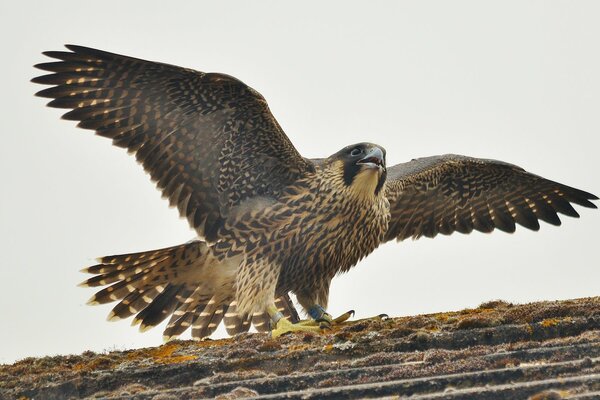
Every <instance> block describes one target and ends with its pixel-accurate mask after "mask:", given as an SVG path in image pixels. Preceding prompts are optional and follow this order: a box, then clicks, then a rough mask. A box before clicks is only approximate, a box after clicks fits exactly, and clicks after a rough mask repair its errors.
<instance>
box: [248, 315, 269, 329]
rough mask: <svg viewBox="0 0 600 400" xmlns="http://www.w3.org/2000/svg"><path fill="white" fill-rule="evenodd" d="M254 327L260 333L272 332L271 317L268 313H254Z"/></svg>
mask: <svg viewBox="0 0 600 400" xmlns="http://www.w3.org/2000/svg"><path fill="white" fill-rule="evenodd" d="M252 325H254V327H255V328H256V330H257V331H258V332H269V331H270V330H271V317H269V314H267V313H264V312H263V313H254V314H253V315H252Z"/></svg>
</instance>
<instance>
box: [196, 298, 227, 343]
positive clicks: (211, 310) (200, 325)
mask: <svg viewBox="0 0 600 400" xmlns="http://www.w3.org/2000/svg"><path fill="white" fill-rule="evenodd" d="M227 308H228V306H227V305H223V304H218V302H217V301H216V300H215V299H214V298H213V299H211V300H210V301H209V302H208V304H207V305H206V307H205V308H204V310H202V312H200V313H199V314H197V317H196V319H195V320H194V322H193V323H192V337H193V338H198V339H202V338H205V337H208V336H210V335H211V334H212V333H213V332H214V331H215V329H217V326H219V324H220V323H221V321H222V320H223V316H224V315H225V311H226V310H227Z"/></svg>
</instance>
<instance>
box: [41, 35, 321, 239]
mask: <svg viewBox="0 0 600 400" xmlns="http://www.w3.org/2000/svg"><path fill="white" fill-rule="evenodd" d="M66 47H67V49H68V50H70V51H58V52H57V51H51V52H45V53H44V54H45V55H46V56H48V57H50V58H53V59H57V60H59V61H52V62H47V63H43V64H38V65H36V67H37V68H39V69H41V70H44V71H48V72H51V74H47V75H42V76H39V77H37V78H34V79H32V81H33V82H35V83H40V84H44V85H53V86H52V87H50V88H46V89H43V90H41V91H39V92H38V93H37V95H38V96H40V97H45V98H49V99H52V100H51V101H50V102H49V103H48V105H49V106H50V107H55V108H60V109H68V110H69V111H67V112H66V113H65V114H64V116H63V117H64V118H65V119H68V120H75V121H79V123H78V126H79V127H81V128H85V129H91V130H95V131H96V133H97V134H98V135H100V136H104V137H108V138H110V139H112V141H113V144H114V145H116V146H118V147H124V148H126V149H127V150H128V152H130V153H133V154H135V156H136V159H137V160H138V161H139V162H140V163H141V164H142V165H143V167H144V169H145V170H146V171H147V172H148V173H149V174H150V176H151V178H152V180H153V181H154V182H156V183H157V186H158V188H159V189H160V190H161V191H162V192H163V196H164V197H167V198H169V200H170V203H171V204H172V205H178V206H179V207H178V209H179V211H180V213H181V214H182V216H184V217H186V218H187V220H188V222H189V223H190V225H191V226H192V227H193V228H194V229H196V231H197V232H198V234H199V235H200V236H201V237H205V238H206V240H208V241H214V240H216V239H217V237H218V231H219V228H220V226H221V224H222V223H223V221H224V220H225V219H226V218H227V215H229V213H230V211H231V209H232V208H234V207H236V206H237V205H239V204H240V203H241V202H243V201H244V200H247V199H250V198H253V197H255V196H267V197H268V196H271V197H276V196H278V194H279V193H280V191H281V190H282V188H284V187H285V186H288V185H289V184H291V183H292V182H294V181H295V180H296V179H298V178H299V177H301V176H302V175H304V174H305V173H307V172H310V171H313V170H314V165H313V164H312V163H310V162H309V161H308V160H305V159H304V158H302V157H301V156H300V154H299V153H298V152H297V150H296V149H295V148H294V146H293V145H292V144H291V142H290V141H289V139H288V138H287V136H286V135H285V133H284V132H283V130H282V129H281V127H280V126H279V124H278V123H277V121H276V120H275V118H274V117H273V115H272V114H271V112H270V111H269V108H268V106H267V103H266V101H265V100H264V98H263V97H262V96H261V95H260V94H259V93H258V92H256V91H255V90H254V89H252V88H250V87H248V86H247V85H245V84H244V83H242V82H241V81H239V80H238V79H236V78H233V77H231V76H228V75H224V74H216V73H204V72H199V71H194V70H191V69H186V68H180V67H177V66H173V65H168V64H162V63H156V62H151V61H145V60H140V59H136V58H132V57H127V56H122V55H118V54H113V53H108V52H104V51H101V50H96V49H91V48H87V47H81V46H74V45H67V46H66ZM180 200H182V201H181V202H180Z"/></svg>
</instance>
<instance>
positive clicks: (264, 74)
mask: <svg viewBox="0 0 600 400" xmlns="http://www.w3.org/2000/svg"><path fill="white" fill-rule="evenodd" d="M9 3H12V5H9ZM16 4H18V5H16ZM86 4H87V3H85V2H84V3H82V2H81V1H77V2H75V1H62V2H35V3H34V2H25V1H22V2H2V3H0V41H1V44H2V46H1V48H2V51H3V55H2V59H3V61H2V67H1V68H2V74H0V79H2V82H1V83H2V85H1V91H0V102H1V104H0V105H1V108H2V110H3V111H2V132H1V135H2V145H1V147H0V174H1V179H2V180H1V181H2V185H3V186H2V192H1V195H0V249H1V253H0V255H1V259H2V265H1V267H0V285H1V290H0V307H1V308H0V324H1V325H2V329H0V363H7V362H12V361H14V360H16V359H20V358H23V357H26V356H40V355H54V354H68V353H79V352H81V351H83V350H87V349H91V350H95V351H102V350H106V349H124V348H131V347H142V346H154V345H158V344H161V343H162V327H161V328H158V329H154V330H152V331H150V332H147V333H144V334H141V333H139V332H138V331H137V329H134V328H131V327H130V326H129V321H121V322H118V323H109V322H106V321H105V318H106V315H107V313H108V312H109V310H110V308H111V307H112V306H97V307H90V306H86V305H85V302H86V300H87V299H88V298H89V297H90V296H91V295H92V294H93V290H92V289H82V288H78V287H76V285H77V283H79V282H80V281H81V280H82V279H84V278H85V276H84V275H83V274H81V273H79V272H78V271H79V269H81V268H82V267H84V266H87V265H90V264H93V263H94V258H95V257H97V256H103V255H108V254H118V253H125V252H134V251H142V250H150V249H154V248H159V247H164V246H169V245H175V244H179V243H182V242H185V241H187V240H189V239H191V238H192V237H193V233H192V231H191V230H190V229H189V228H188V226H187V223H186V222H185V221H184V220H181V219H179V218H178V214H177V212H176V211H175V210H173V209H169V208H168V204H167V202H166V201H165V200H162V199H161V197H160V194H159V192H158V191H157V190H156V189H155V187H154V185H153V184H151V183H150V180H149V178H148V176H147V175H146V174H145V173H144V172H143V171H142V168H141V167H140V166H139V165H137V164H136V162H135V161H134V159H133V158H132V157H131V156H128V155H127V154H126V152H125V151H124V150H122V149H118V148H114V147H112V146H111V144H110V141H108V140H106V139H103V138H100V137H97V136H94V135H93V134H92V132H90V131H84V130H81V129H76V128H75V124H74V123H73V122H70V121H61V120H59V117H60V115H61V112H60V110H54V109H49V108H46V107H45V100H44V99H40V98H35V97H34V96H33V93H34V92H36V91H37V90H39V89H41V88H42V87H40V86H36V85H34V84H32V83H29V80H30V79H31V78H32V77H34V76H36V74H39V73H40V72H39V71H36V70H34V69H33V67H32V65H33V64H35V63H39V62H44V61H48V60H47V59H46V58H45V57H43V56H42V55H41V54H40V53H41V52H42V51H44V50H61V48H62V45H63V44H64V43H74V44H81V45H86V46H91V47H97V48H100V49H104V50H108V51H112V52H117V53H121V54H127V55H131V56H135V57H139V58H144V59H149V60H155V61H162V62H167V63H171V64H177V65H181V66H186V67H190V68H195V69H199V70H202V71H213V72H224V73H228V74H230V75H234V76H236V77H238V78H239V79H241V80H243V81H244V82H245V83H247V84H248V85H250V86H252V87H254V88H255V89H257V90H258V91H260V92H261V93H262V94H263V95H264V97H265V98H266V99H267V101H268V102H269V104H270V107H271V109H272V111H273V113H274V115H275V116H276V118H277V119H278V120H279V122H280V124H281V125H282V127H283V128H284V130H285V131H286V132H287V134H288V136H289V137H290V139H291V140H292V142H293V143H294V144H295V145H296V147H297V148H298V150H299V151H300V152H301V153H302V154H303V155H305V156H307V157H323V156H327V155H329V154H332V153H334V152H336V151H337V150H338V149H340V148H341V147H343V146H345V145H347V144H351V143H355V142H360V141H370V142H375V143H378V144H380V145H382V146H384V147H385V148H386V149H387V156H388V164H390V165H393V164H396V163H398V162H404V161H407V160H409V159H411V158H414V157H420V156H428V155H434V154H442V153H458V154H465V155H470V156H476V157H486V158H494V159H499V160H503V161H507V162H511V163H514V164H517V165H520V166H522V167H524V168H525V169H527V170H528V171H531V172H534V173H536V174H539V175H542V176H544V177H546V178H549V179H553V180H556V181H559V182H561V183H565V184H567V185H571V186H575V187H577V188H580V189H583V190H587V191H590V192H592V193H595V194H597V195H598V194H600V177H599V172H600V160H599V158H598V153H599V149H600V146H599V144H600V139H599V135H600V118H599V114H598V112H599V110H600V97H599V96H600V95H599V93H600V74H599V73H598V71H600V47H599V46H598V43H600V24H598V21H599V20H600V2H597V1H578V2H569V1H562V2H554V1H528V2H526V1H514V2H511V1H499V2H494V3H491V2H484V1H479V0H477V1H468V2H465V1H462V2H461V1H452V2H447V1H436V2H433V1H413V2H401V1H393V2H392V1H390V2H383V1H377V2H375V1H369V2H366V1H365V2H362V3H356V2H350V1H347V0H344V1H338V2H334V1H328V2H323V1H314V2H310V1H303V2H295V3H293V4H292V3H291V2H282V1H272V2H246V1H239V2H210V3H208V2H206V3H204V2H188V3H183V2H180V3H178V2H175V1H172V2H168V3H167V2H157V1H156V2H153V1H137V2H134V1H128V2H122V1H119V2H116V1H115V2H112V1H103V2H101V3H99V4H96V5H95V6H90V7H88V6H87V5H86ZM577 210H578V211H579V212H580V213H581V216H582V218H581V219H579V220H575V219H573V218H569V217H564V218H562V219H563V222H564V223H563V226H561V227H559V228H556V227H553V226H550V225H548V224H542V228H541V231H540V232H537V233H534V232H531V231H527V230H525V229H524V228H521V227H519V228H517V232H516V233H515V234H513V235H510V234H505V233H502V232H494V233H493V234H489V235H485V234H481V233H473V234H471V235H468V236H465V235H460V234H455V235H453V236H451V237H439V238H436V239H433V240H432V239H420V240H418V241H411V240H408V241H406V242H402V243H389V244H386V245H384V246H382V247H381V248H380V249H378V250H377V251H376V252H375V253H373V254H372V255H371V256H369V257H368V258H367V259H365V260H363V261H362V262H361V263H360V264H359V265H358V266H357V267H355V268H354V269H353V270H351V271H350V272H349V273H348V274H346V275H344V276H342V277H339V278H337V279H335V280H334V282H333V287H332V291H331V296H330V298H331V303H330V311H331V313H332V314H338V313H341V312H344V311H346V310H348V309H355V310H356V312H357V315H356V317H357V318H360V317H367V316H371V315H374V314H379V313H382V312H385V313H388V314H389V315H391V316H401V315H412V314H418V313H430V312H436V311H446V310H457V309H461V308H464V307H476V306H477V305H478V304H480V303H481V302H483V301H486V300H490V299H498V298H500V299H505V300H508V301H512V302H529V301H535V300H553V299H567V298H576V297H584V296H594V295H599V294H600V283H599V282H600V267H599V264H600V262H599V250H598V249H599V244H600V241H599V239H598V227H599V226H600V212H598V211H597V210H588V209H582V208H577Z"/></svg>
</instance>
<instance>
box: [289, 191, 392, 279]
mask: <svg viewBox="0 0 600 400" xmlns="http://www.w3.org/2000/svg"><path fill="white" fill-rule="evenodd" d="M323 197H324V198H323V199H318V198H317V199H315V202H314V203H313V204H314V207H313V209H312V210H311V211H310V212H305V213H303V217H302V218H300V219H298V220H297V221H298V222H299V223H298V225H297V226H295V227H290V231H289V233H290V234H291V235H290V237H289V242H290V244H292V246H290V250H291V252H290V253H289V254H288V255H286V256H285V257H284V259H283V260H281V261H282V276H281V279H280V283H281V284H282V285H283V286H285V287H286V289H290V290H294V289H298V288H295V287H294V286H302V285H303V284H304V283H306V282H305V281H311V282H315V281H323V282H328V281H330V280H331V279H332V278H333V277H334V276H335V275H336V274H337V273H339V272H345V271H347V270H349V269H350V268H351V267H352V266H354V265H355V264H356V263H357V262H358V261H359V260H360V259H361V258H363V257H365V256H366V255H368V254H369V253H371V252H372V251H373V250H374V249H375V248H377V246H378V245H379V243H380V242H381V241H382V239H383V237H384V235H385V232H386V230H387V226H388V222H389V203H388V201H387V199H386V198H385V197H384V196H381V197H380V198H376V199H374V201H370V202H362V203H361V202H357V201H353V199H352V198H345V197H344V196H343V195H339V196H336V195H330V196H323ZM287 233H288V232H286V231H285V230H283V231H282V232H281V234H282V235H286V234H287Z"/></svg>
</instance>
